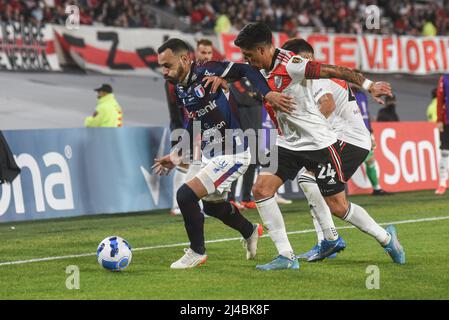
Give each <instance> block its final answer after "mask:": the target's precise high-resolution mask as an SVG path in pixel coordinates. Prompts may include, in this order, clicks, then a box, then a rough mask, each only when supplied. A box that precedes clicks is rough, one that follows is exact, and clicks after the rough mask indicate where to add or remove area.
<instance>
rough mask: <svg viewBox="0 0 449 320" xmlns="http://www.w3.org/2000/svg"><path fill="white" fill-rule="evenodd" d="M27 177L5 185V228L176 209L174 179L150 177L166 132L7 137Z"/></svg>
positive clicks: (1, 207)
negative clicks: (18, 223) (13, 224)
mask: <svg viewBox="0 0 449 320" xmlns="http://www.w3.org/2000/svg"><path fill="white" fill-rule="evenodd" d="M3 133H4V135H5V138H6V139H7V141H8V144H9V145H10V147H11V150H12V152H13V153H14V155H15V157H16V161H17V163H18V165H19V166H20V167H21V168H22V173H21V174H20V176H19V177H18V178H16V179H15V180H14V181H13V182H12V183H11V184H2V185H0V222H8V221H22V220H37V219H48V218H58V217H73V216H82V215H91V214H102V213H120V212H135V211H146V210H152V209H157V208H168V207H170V206H171V199H172V198H171V192H172V191H171V190H172V178H171V176H169V177H159V176H153V175H151V174H150V168H151V165H152V164H153V159H154V158H156V157H157V155H161V154H165V153H167V152H168V151H169V146H170V143H169V131H168V130H167V129H164V128H158V127H154V128H120V129H117V128H80V129H49V130H13V131H4V132H3Z"/></svg>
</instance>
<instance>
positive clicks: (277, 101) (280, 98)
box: [265, 91, 295, 114]
mask: <svg viewBox="0 0 449 320" xmlns="http://www.w3.org/2000/svg"><path fill="white" fill-rule="evenodd" d="M265 100H266V101H267V102H268V103H269V104H270V105H271V107H273V109H275V110H278V111H281V112H285V113H288V114H292V112H293V110H294V109H295V104H294V102H293V97H292V96H290V95H288V94H285V93H280V92H275V91H270V92H269V93H268V94H267V95H266V96H265Z"/></svg>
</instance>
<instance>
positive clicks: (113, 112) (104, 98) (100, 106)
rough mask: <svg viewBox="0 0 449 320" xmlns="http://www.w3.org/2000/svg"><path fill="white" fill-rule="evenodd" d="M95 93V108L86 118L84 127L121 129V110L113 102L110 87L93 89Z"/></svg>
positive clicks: (116, 103) (103, 86)
mask: <svg viewBox="0 0 449 320" xmlns="http://www.w3.org/2000/svg"><path fill="white" fill-rule="evenodd" d="M94 91H96V92H97V97H98V100H97V107H96V109H95V113H94V114H93V116H91V117H86V119H85V120H84V125H85V126H86V127H121V126H122V125H123V114H122V108H121V107H120V105H119V104H118V102H117V100H115V97H114V94H113V93H112V87H111V86H110V85H109V84H106V83H104V84H102V85H101V87H99V88H96V89H94Z"/></svg>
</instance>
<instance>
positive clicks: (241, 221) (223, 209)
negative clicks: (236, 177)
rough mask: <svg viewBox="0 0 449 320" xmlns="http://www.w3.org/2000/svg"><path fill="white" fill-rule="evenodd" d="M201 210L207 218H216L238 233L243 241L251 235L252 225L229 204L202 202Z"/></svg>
mask: <svg viewBox="0 0 449 320" xmlns="http://www.w3.org/2000/svg"><path fill="white" fill-rule="evenodd" d="M203 210H204V213H205V214H207V215H208V216H211V217H214V218H217V219H219V220H221V221H222V222H223V223H224V224H225V225H227V226H229V227H231V228H232V229H235V230H237V231H238V232H240V234H241V235H242V237H243V238H245V239H248V238H249V237H251V235H252V234H253V231H254V226H253V224H252V223H251V222H250V221H249V220H248V219H246V218H245V217H244V216H242V214H241V213H240V211H239V209H237V208H236V207H234V206H233V205H232V204H230V203H229V202H207V201H203Z"/></svg>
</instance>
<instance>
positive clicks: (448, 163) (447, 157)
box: [438, 150, 449, 187]
mask: <svg viewBox="0 0 449 320" xmlns="http://www.w3.org/2000/svg"><path fill="white" fill-rule="evenodd" d="M448 170H449V150H441V158H440V163H439V164H438V174H439V176H440V184H439V185H440V186H445V187H446V180H447V176H448Z"/></svg>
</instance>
